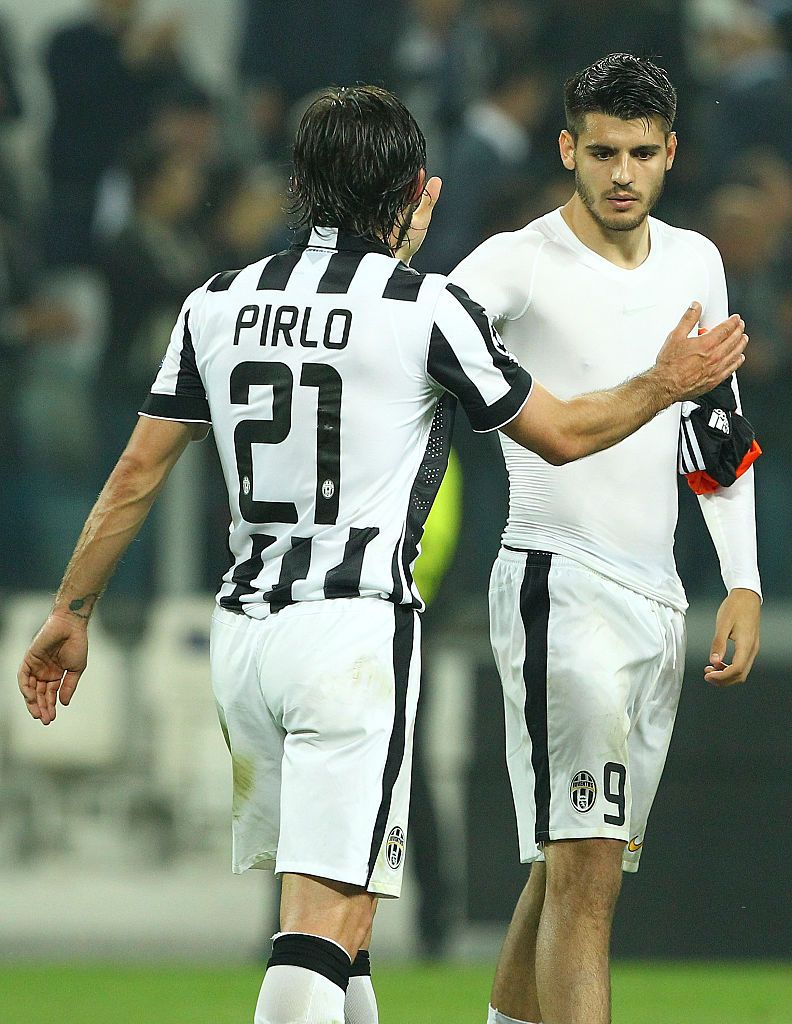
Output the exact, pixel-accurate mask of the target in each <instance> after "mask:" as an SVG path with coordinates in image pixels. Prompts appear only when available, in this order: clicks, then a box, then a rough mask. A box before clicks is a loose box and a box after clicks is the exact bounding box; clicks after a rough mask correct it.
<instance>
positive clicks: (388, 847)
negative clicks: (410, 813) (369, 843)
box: [385, 825, 404, 871]
mask: <svg viewBox="0 0 792 1024" xmlns="http://www.w3.org/2000/svg"><path fill="white" fill-rule="evenodd" d="M403 856H404V829H403V828H400V827H399V826H398V825H396V826H394V828H392V829H391V830H390V832H389V833H388V841H387V843H386V844H385V859H386V860H387V862H388V867H391V868H393V869H394V871H395V870H396V868H397V867H398V866H399V865H400V864H401V862H402V857H403Z"/></svg>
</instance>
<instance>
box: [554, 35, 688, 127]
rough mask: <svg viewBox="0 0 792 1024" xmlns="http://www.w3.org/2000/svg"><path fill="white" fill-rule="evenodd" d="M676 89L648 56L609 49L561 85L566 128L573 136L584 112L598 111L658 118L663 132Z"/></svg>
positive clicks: (624, 116)
mask: <svg viewBox="0 0 792 1024" xmlns="http://www.w3.org/2000/svg"><path fill="white" fill-rule="evenodd" d="M676 103H677V97H676V89H675V88H674V87H673V85H672V84H671V80H670V79H669V77H668V75H667V74H666V72H665V71H664V70H663V69H662V68H660V67H658V66H657V65H656V64H653V63H652V61H650V60H649V58H648V57H636V56H635V55H634V54H632V53H609V54H608V56H607V57H603V58H602V59H601V60H598V61H595V62H594V64H590V65H589V66H588V67H587V68H584V69H583V70H582V71H578V73H577V74H576V75H573V76H572V78H570V79H569V81H568V82H567V83H566V84H565V86H564V110H565V112H566V123H567V130H568V131H569V133H570V135H571V136H572V138H573V139H575V140H577V138H578V136H579V135H580V133H581V131H582V130H583V124H584V121H585V117H586V114H589V113H595V112H596V113H600V114H607V115H609V116H610V117H618V118H620V119H621V120H622V121H635V120H641V121H645V122H646V123H647V125H648V123H649V122H650V120H651V119H652V118H653V117H657V118H660V120H661V121H662V122H663V124H664V127H665V132H666V134H667V133H668V132H670V131H671V128H672V127H673V124H674V117H675V116H676Z"/></svg>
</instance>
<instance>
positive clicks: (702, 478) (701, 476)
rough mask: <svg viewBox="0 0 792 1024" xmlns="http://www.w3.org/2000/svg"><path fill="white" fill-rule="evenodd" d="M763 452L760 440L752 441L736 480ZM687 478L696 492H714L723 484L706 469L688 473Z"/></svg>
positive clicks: (739, 467) (689, 485)
mask: <svg viewBox="0 0 792 1024" xmlns="http://www.w3.org/2000/svg"><path fill="white" fill-rule="evenodd" d="M761 454H762V449H761V448H760V447H759V442H758V441H755V440H754V441H753V442H752V443H751V447H750V448H749V449H748V451H747V452H746V453H745V455H744V457H743V460H742V462H741V463H740V465H739V466H738V467H737V472H736V474H735V480H739V478H740V477H741V476H742V475H743V473H745V472H746V470H748V469H749V467H750V466H752V465H753V464H754V462H756V460H757V459H758V458H759V456H760V455H761ZM685 479H686V480H687V482H688V487H689V488H690V489H691V491H693V492H694V494H712V492H713V491H717V490H718V488H719V487H720V486H721V485H720V484H719V483H718V481H717V480H713V478H712V477H711V476H710V475H709V473H707V472H705V471H704V470H698V471H697V472H695V473H686V474H685Z"/></svg>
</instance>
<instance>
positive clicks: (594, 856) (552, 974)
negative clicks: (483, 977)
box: [536, 839, 624, 1024]
mask: <svg viewBox="0 0 792 1024" xmlns="http://www.w3.org/2000/svg"><path fill="white" fill-rule="evenodd" d="M623 849H624V844H623V843H622V842H620V841H618V840H614V839H569V840H562V841H558V842H554V843H548V844H547V846H546V847H545V858H546V865H547V882H546V891H545V902H544V909H543V910H542V917H541V921H540V923H539V934H538V939H537V946H536V980H537V986H538V990H539V998H540V1002H541V1005H542V1012H543V1014H544V1016H543V1018H542V1019H543V1020H544V1022H545V1024H610V1020H611V1006H610V969H609V957H608V954H609V947H610V934H611V923H612V921H613V912H614V910H615V907H616V900H617V899H618V896H619V889H620V888H621V861H622V851H623Z"/></svg>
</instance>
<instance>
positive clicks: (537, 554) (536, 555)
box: [498, 544, 559, 566]
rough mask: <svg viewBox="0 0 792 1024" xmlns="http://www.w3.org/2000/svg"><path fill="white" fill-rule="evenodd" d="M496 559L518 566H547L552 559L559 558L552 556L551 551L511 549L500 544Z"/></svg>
mask: <svg viewBox="0 0 792 1024" xmlns="http://www.w3.org/2000/svg"><path fill="white" fill-rule="evenodd" d="M498 558H501V559H502V560H503V561H504V562H515V563H519V564H520V565H523V564H525V565H539V566H549V565H550V563H551V562H552V561H553V560H554V559H558V558H559V555H556V554H554V553H553V552H552V551H535V550H531V549H527V548H513V547H510V546H509V545H508V544H501V548H500V551H499V552H498Z"/></svg>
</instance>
